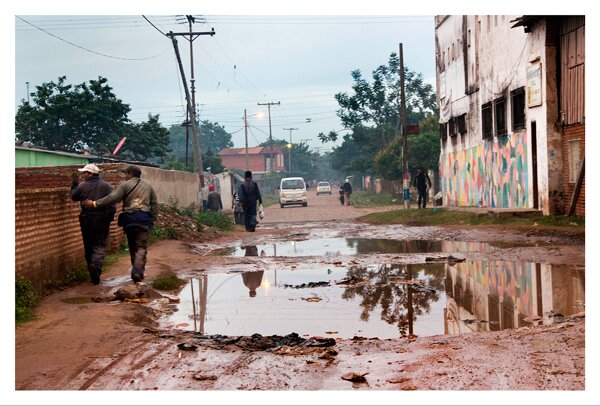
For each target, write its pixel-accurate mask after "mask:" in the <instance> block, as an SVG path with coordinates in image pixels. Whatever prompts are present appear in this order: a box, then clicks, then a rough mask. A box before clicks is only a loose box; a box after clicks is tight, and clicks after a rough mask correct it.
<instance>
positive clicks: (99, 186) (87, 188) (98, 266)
mask: <svg viewBox="0 0 600 406" xmlns="http://www.w3.org/2000/svg"><path fill="white" fill-rule="evenodd" d="M78 171H79V172H80V173H81V176H82V178H83V182H81V183H79V182H78V178H79V177H78V176H77V174H74V175H75V176H74V178H73V182H72V183H71V199H73V200H74V201H76V202H80V206H81V213H80V214H79V226H80V228H81V236H82V238H83V248H84V251H85V262H86V263H87V269H88V272H89V273H90V279H91V281H92V283H93V284H94V285H98V284H99V283H100V275H101V274H102V266H103V265H104V257H105V256H106V242H107V240H108V234H109V230H110V222H111V221H113V219H114V216H115V212H116V206H115V205H114V204H113V205H107V206H105V207H102V208H94V207H86V206H84V204H83V201H84V200H87V199H92V200H97V199H101V198H103V197H104V196H107V195H109V194H110V193H111V192H112V190H113V188H112V186H111V185H110V184H108V183H107V182H105V181H104V180H102V179H100V175H99V174H98V173H99V172H100V168H98V167H97V166H96V165H94V164H88V165H86V166H84V167H83V168H80V169H78Z"/></svg>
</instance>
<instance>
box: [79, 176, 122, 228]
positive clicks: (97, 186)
mask: <svg viewBox="0 0 600 406" xmlns="http://www.w3.org/2000/svg"><path fill="white" fill-rule="evenodd" d="M112 190H113V188H112V186H111V185H110V184H109V183H108V182H106V181H104V180H102V179H100V176H98V175H92V176H90V177H89V178H88V179H87V180H85V181H83V182H81V183H79V184H78V183H77V181H73V183H72V184H71V199H73V200H74V201H76V202H80V203H79V205H80V207H81V215H96V214H105V215H106V216H107V217H109V218H110V219H111V220H112V218H113V217H114V214H115V212H116V211H117V208H116V206H115V205H114V204H113V205H109V206H107V207H91V208H87V207H83V204H82V202H83V201H84V200H86V199H91V200H98V199H101V198H103V197H104V196H108V195H109V194H110V193H111V192H112Z"/></svg>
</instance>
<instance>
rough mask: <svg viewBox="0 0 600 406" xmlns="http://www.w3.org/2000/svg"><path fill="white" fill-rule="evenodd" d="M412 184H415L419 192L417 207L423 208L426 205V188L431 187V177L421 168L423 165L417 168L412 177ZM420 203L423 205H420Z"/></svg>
mask: <svg viewBox="0 0 600 406" xmlns="http://www.w3.org/2000/svg"><path fill="white" fill-rule="evenodd" d="M413 186H415V187H416V188H417V191H418V192H419V200H418V201H417V203H418V205H419V209H420V208H423V209H424V208H425V206H426V205H427V188H428V187H431V179H429V175H427V173H426V172H425V171H424V170H423V167H420V168H419V169H417V174H416V175H415V178H414V179H413ZM421 204H422V205H423V207H421Z"/></svg>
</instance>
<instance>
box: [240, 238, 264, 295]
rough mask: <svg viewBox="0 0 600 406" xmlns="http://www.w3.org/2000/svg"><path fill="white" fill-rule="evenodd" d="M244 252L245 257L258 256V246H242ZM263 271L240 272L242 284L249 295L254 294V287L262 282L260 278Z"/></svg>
mask: <svg viewBox="0 0 600 406" xmlns="http://www.w3.org/2000/svg"><path fill="white" fill-rule="evenodd" d="M244 249H245V250H246V253H245V254H244V256H246V257H257V256H258V247H256V245H249V246H246V247H244ZM264 273H265V271H258V272H244V273H242V280H243V281H244V285H246V287H247V288H248V289H249V290H250V292H249V293H248V294H249V295H250V297H255V296H256V289H257V288H258V287H259V286H260V284H261V283H262V278H263V275H264Z"/></svg>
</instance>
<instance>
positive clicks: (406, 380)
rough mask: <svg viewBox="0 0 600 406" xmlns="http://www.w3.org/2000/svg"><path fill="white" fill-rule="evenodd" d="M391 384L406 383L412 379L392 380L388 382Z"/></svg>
mask: <svg viewBox="0 0 600 406" xmlns="http://www.w3.org/2000/svg"><path fill="white" fill-rule="evenodd" d="M387 381H388V382H389V383H404V382H408V381H410V378H407V377H402V378H392V379H388V380H387Z"/></svg>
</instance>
